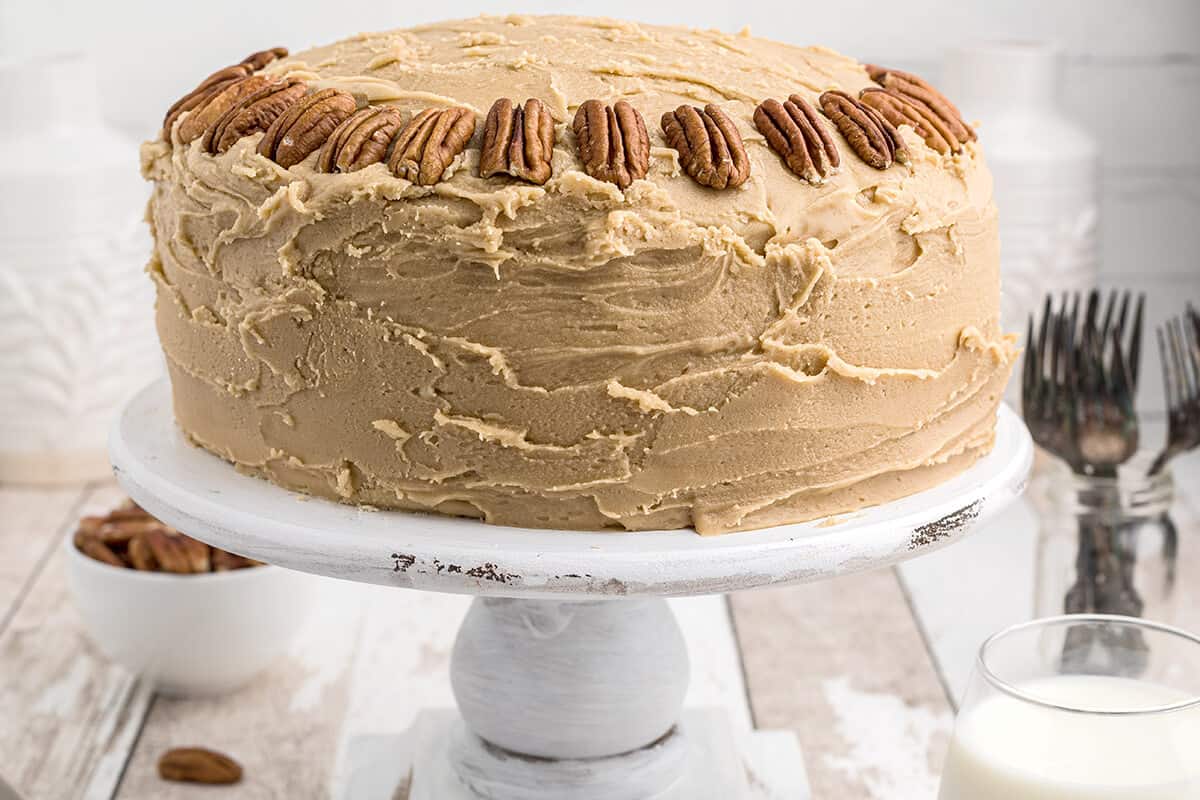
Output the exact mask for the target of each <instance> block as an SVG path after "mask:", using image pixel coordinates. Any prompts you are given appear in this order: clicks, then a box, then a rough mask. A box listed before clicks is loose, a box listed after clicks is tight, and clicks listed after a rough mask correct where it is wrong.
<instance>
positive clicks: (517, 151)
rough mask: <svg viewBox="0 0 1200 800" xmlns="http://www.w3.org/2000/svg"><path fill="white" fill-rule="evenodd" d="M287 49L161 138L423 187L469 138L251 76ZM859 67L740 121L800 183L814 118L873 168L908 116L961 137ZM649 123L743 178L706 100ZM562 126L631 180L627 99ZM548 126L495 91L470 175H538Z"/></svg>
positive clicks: (926, 99) (641, 149)
mask: <svg viewBox="0 0 1200 800" xmlns="http://www.w3.org/2000/svg"><path fill="white" fill-rule="evenodd" d="M287 54H288V51H287V50H286V49H285V48H282V47H275V48H272V49H270V50H262V51H260V52H257V53H252V54H251V55H249V56H247V57H246V58H245V59H244V60H243V61H241V62H240V63H238V64H234V65H232V66H229V67H225V68H224V69H220V70H217V71H216V72H214V73H213V74H212V75H209V76H208V77H207V78H205V79H204V80H203V81H201V82H200V85H198V86H197V87H196V88H195V89H193V90H192V91H191V92H189V93H188V94H186V95H184V96H183V97H182V98H180V99H179V101H177V102H176V103H175V104H174V105H173V106H171V108H170V109H169V110H168V111H167V115H166V118H165V119H164V120H163V129H162V136H163V138H164V139H165V140H166V141H167V142H172V141H173V139H172V136H174V137H176V139H177V140H178V141H179V142H180V143H182V144H187V143H190V142H192V141H195V140H196V139H199V140H200V143H201V147H203V149H204V150H206V151H207V152H209V153H212V154H214V155H215V154H217V153H223V152H225V151H226V150H228V149H229V148H230V147H232V146H233V144H234V143H235V142H237V141H238V140H239V139H241V138H244V137H246V136H251V135H253V134H256V133H262V134H263V136H262V139H261V140H260V141H259V143H258V148H257V149H258V153H259V154H260V155H262V156H265V157H266V158H269V159H271V160H272V161H274V162H275V163H277V164H279V165H280V166H281V167H284V168H285V169H288V168H291V167H293V166H295V165H296V164H299V163H300V162H302V161H304V159H306V158H308V157H309V156H310V155H312V154H313V153H314V152H317V153H318V156H317V163H316V167H317V169H318V170H319V171H321V172H327V173H339V172H342V173H344V172H354V171H356V170H360V169H363V168H364V167H368V166H370V165H372V164H378V163H385V164H386V165H387V167H388V168H389V169H390V170H391V171H392V173H393V174H395V175H396V176H397V177H400V178H404V179H407V180H409V181H411V182H412V183H414V184H417V185H420V186H432V185H434V184H436V183H438V182H439V181H440V180H441V179H442V176H443V175H444V174H445V172H446V169H447V168H448V167H449V166H450V164H451V163H452V162H453V161H454V159H455V158H456V157H457V156H458V155H459V154H460V153H461V152H462V151H463V150H464V149H465V148H466V146H467V143H468V142H469V141H470V140H471V138H472V137H473V136H474V135H475V129H476V115H475V112H474V111H472V110H470V109H468V108H462V107H458V106H452V107H449V108H427V109H425V110H423V111H421V112H419V113H417V114H415V115H413V116H412V117H411V118H410V119H408V120H407V121H405V120H404V116H403V114H402V113H401V112H400V110H399V109H397V108H396V107H394V106H386V105H384V106H375V105H366V106H364V107H361V108H360V107H359V106H358V101H357V100H355V98H354V97H353V96H352V95H350V94H349V93H347V92H343V91H339V90H337V89H322V90H320V91H316V92H311V93H310V92H309V90H308V86H307V85H306V84H305V83H304V82H303V81H300V80H297V79H295V78H288V77H282V78H279V77H273V76H269V75H263V74H259V71H260V70H261V69H262V68H263V67H265V66H267V65H268V64H270V63H271V62H273V61H276V60H278V59H282V58H286V57H287ZM866 70H867V74H868V75H869V76H870V78H871V79H872V80H873V81H875V83H876V84H878V85H877V86H874V87H871V88H867V89H863V90H862V91H861V92H859V94H858V97H854V96H853V95H850V94H848V93H846V92H842V91H836V90H835V91H828V92H825V93H824V94H822V95H821V96H820V97H819V98H818V101H817V103H818V105H819V106H820V110H819V112H818V110H817V109H815V108H813V106H812V105H811V104H810V103H809V102H808V101H807V100H805V99H804V98H803V97H801V96H800V95H797V94H793V95H792V96H791V97H789V98H788V99H787V100H785V101H782V102H780V101H779V100H775V99H767V100H764V101H763V102H762V103H760V104H759V105H758V107H757V108H756V109H755V111H754V126H755V127H756V128H757V129H758V131H759V133H761V134H762V135H763V137H764V138H765V139H766V140H767V144H768V145H770V147H771V149H772V150H774V151H775V152H776V153H777V154H778V155H779V156H780V158H782V159H783V161H784V163H785V164H786V165H787V167H788V169H790V170H791V171H792V172H793V173H795V174H796V175H797V176H798V177H799V178H800V179H802V180H804V181H806V182H808V183H810V184H813V185H817V184H820V183H822V182H823V181H824V180H825V178H827V177H828V176H829V175H831V174H833V173H834V172H835V171H837V169H838V167H839V165H840V164H841V156H840V154H839V152H838V147H837V144H836V142H835V141H834V138H833V135H832V133H831V132H830V130H829V123H827V122H826V121H825V119H827V120H829V122H830V123H832V124H833V127H834V128H835V129H836V130H837V132H838V133H839V134H841V136H842V138H843V139H844V140H845V142H846V144H847V145H849V147H850V149H851V150H852V151H853V152H854V153H855V154H856V155H857V156H858V157H859V158H861V159H862V160H863V161H864V162H865V163H867V164H868V165H870V166H872V167H874V168H875V169H879V170H885V169H888V168H890V167H891V166H892V165H893V164H896V163H900V164H906V163H908V162H909V152H908V148H907V147H906V146H905V144H904V140H903V139H902V138H901V136H900V134H899V132H898V130H897V128H898V127H899V126H901V125H908V126H911V127H912V129H913V130H914V131H915V132H916V133H917V135H919V136H920V137H921V138H922V139H923V140H924V141H925V144H926V145H928V146H929V147H930V148H931V149H933V150H935V151H937V152H938V153H940V154H942V155H947V154H957V153H961V152H962V149H963V145H964V144H965V143H967V142H969V141H973V140H974V139H975V132H974V131H973V130H971V128H970V126H968V125H967V124H966V123H965V122H964V121H963V119H962V114H961V113H960V112H959V110H958V109H957V108H956V107H955V106H954V104H953V103H951V102H950V101H949V100H948V99H947V98H946V97H945V96H944V95H943V94H942V93H941V92H939V91H938V90H937V89H935V88H933V87H932V86H931V85H929V83H927V82H926V81H924V80H923V79H921V78H919V77H917V76H916V75H913V74H911V73H907V72H900V71H898V70H891V69H886V68H884V67H878V66H875V65H872V64H868V65H866ZM822 117H824V118H825V119H822ZM181 118H182V119H181ZM176 123H178V125H176ZM661 126H662V133H663V138H664V139H665V140H666V142H667V144H668V145H670V146H671V147H672V148H673V149H674V150H676V151H677V152H678V154H679V164H680V166H681V167H682V168H683V170H684V171H685V172H686V173H687V174H688V175H689V176H691V178H692V179H693V180H695V181H696V182H697V183H699V184H700V185H702V186H706V187H709V188H711V189H729V188H734V187H736V186H740V185H741V184H743V183H745V182H746V180H747V179H748V178H749V177H750V160H749V158H748V156H747V155H746V148H745V145H744V144H743V143H742V137H741V135H740V134H739V133H738V129H737V126H736V125H735V124H734V122H733V120H732V119H730V117H729V115H728V114H726V113H725V112H724V111H723V110H722V109H721V108H720V107H719V106H716V105H712V104H710V105H707V106H705V107H704V108H699V107H697V106H689V105H682V106H679V107H678V108H677V109H675V110H674V111H668V112H667V113H665V114H663V116H662V121H661ZM571 128H572V130H573V131H574V133H575V140H576V148H577V152H578V154H579V158H580V160H581V161H582V162H583V168H584V170H585V171H586V172H587V174H588V175H591V176H592V177H593V178H596V179H597V180H602V181H607V182H609V183H613V184H616V185H617V186H618V187H619V188H621V189H625V188H627V187H628V186H629V185H630V184H631V183H632V182H633V181H634V180H637V179H638V178H643V177H645V175H646V173H647V171H648V169H649V162H650V138H649V136H648V134H647V132H646V122H645V120H644V119H643V117H642V115H641V113H639V112H638V110H637V109H635V108H634V107H633V106H632V105H630V104H629V103H628V102H626V101H624V100H618V101H617V102H616V103H614V104H613V105H606V104H604V103H602V102H601V101H599V100H588V101H586V102H585V103H583V104H582V105H581V106H580V107H579V109H578V111H577V112H576V114H575V119H574V121H573V123H572V125H571ZM554 136H555V131H554V119H553V118H552V117H551V115H550V111H549V109H547V108H546V105H545V104H544V103H543V102H542V101H541V100H538V99H536V98H530V99H528V100H526V101H525V102H524V104H521V105H517V104H516V103H514V102H513V101H512V100H511V99H509V98H501V99H499V100H497V101H496V102H495V103H494V104H493V105H492V108H491V110H490V111H489V112H488V115H487V118H486V120H485V121H484V130H483V137H482V143H481V146H480V155H479V175H480V177H483V178H487V177H491V176H495V175H508V176H510V177H512V178H516V179H518V180H523V181H528V182H529V183H534V184H539V185H540V184H544V183H545V182H546V181H548V180H549V179H550V176H551V174H552V166H551V160H550V159H551V155H552V153H553V150H554Z"/></svg>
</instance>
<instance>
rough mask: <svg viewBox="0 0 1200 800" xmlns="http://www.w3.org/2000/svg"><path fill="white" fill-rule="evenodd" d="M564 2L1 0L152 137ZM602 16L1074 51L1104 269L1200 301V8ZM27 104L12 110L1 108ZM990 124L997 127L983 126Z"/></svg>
mask: <svg viewBox="0 0 1200 800" xmlns="http://www.w3.org/2000/svg"><path fill="white" fill-rule="evenodd" d="M599 8H601V7H600V6H597V4H596V3H594V2H582V0H568V1H566V2H563V1H561V0H560V2H550V1H549V0H509V1H508V2H488V1H487V0H440V2H436V3H417V2H411V1H410V2H397V1H396V0H337V2H332V3H331V2H319V1H318V0H285V1H284V2H273V3H272V2H268V3H253V2H245V1H244V0H242V1H241V2H239V1H237V0H208V1H207V2H205V3H202V4H201V3H187V4H166V3H162V2H161V0H110V2H83V0H75V1H74V2H71V1H70V0H0V57H5V58H18V59H20V58H25V57H30V56H36V55H42V54H46V53H51V52H55V51H62V50H83V51H85V52H86V53H88V54H89V55H90V56H92V57H93V58H94V59H95V60H96V62H97V65H98V68H99V77H100V91H101V97H102V103H103V109H104V113H105V115H106V116H107V118H108V120H109V121H110V122H112V123H113V124H114V125H116V126H117V127H119V128H121V129H122V130H124V131H126V132H127V133H129V134H130V135H133V136H137V137H138V138H144V137H145V136H147V135H149V134H151V133H152V132H153V131H154V130H155V128H156V126H157V125H158V124H159V121H160V119H161V115H162V112H163V109H165V108H166V107H167V106H168V105H169V104H170V103H171V102H172V101H173V100H174V99H175V98H176V97H178V96H179V95H180V94H181V93H182V92H184V91H186V90H187V89H189V88H190V87H191V86H193V85H194V84H195V83H196V81H197V80H198V79H199V78H200V77H202V76H204V75H206V74H208V73H209V72H211V71H212V70H213V69H215V68H216V67H217V66H220V65H222V64H225V63H228V62H230V61H234V60H237V59H240V58H241V57H242V56H244V55H245V54H246V53H247V52H250V51H252V50H256V49H260V48H262V47H267V46H272V45H277V44H280V45H285V46H287V47H289V48H291V49H292V50H293V51H298V50H301V49H304V48H306V47H308V46H310V45H314V44H320V43H325V42H329V41H332V40H335V39H338V38H342V37H344V36H347V35H350V34H353V33H356V32H359V31H366V30H379V29H386V28H392V27H403V26H409V25H416V24H420V23H423V22H429V21H433V20H436V19H445V18H455V17H464V16H472V15H475V14H478V13H494V14H503V13H512V12H522V13H579V14H588V13H596V11H597V10H598V9H599ZM602 8H603V11H604V13H605V14H606V15H608V16H615V17H624V18H628V19H634V20H639V21H645V22H658V23H686V24H689V25H693V26H697V27H715V28H721V29H725V30H731V31H736V30H740V29H742V28H743V27H746V26H749V27H750V29H751V31H752V32H754V33H756V34H759V35H763V36H769V37H771V38H775V39H780V40H784V41H788V42H793V43H796V44H815V43H820V44H825V45H828V46H831V47H834V48H835V49H838V50H842V51H844V52H846V53H848V54H850V55H853V56H856V57H858V58H860V59H862V60H864V61H876V62H879V63H884V64H888V65H892V66H896V67H903V68H908V69H912V70H914V71H919V72H921V73H924V74H926V75H927V76H928V77H930V78H934V79H936V78H937V76H938V73H939V71H940V69H941V64H942V56H943V54H944V52H945V51H946V49H947V48H949V47H954V46H959V45H963V44H969V43H970V42H972V41H977V40H981V39H1017V40H1030V39H1041V40H1052V41H1056V42H1057V43H1059V44H1060V45H1061V46H1062V48H1063V51H1064V54H1065V59H1064V61H1065V72H1064V79H1063V85H1062V102H1063V106H1064V109H1065V110H1066V112H1067V113H1068V114H1069V115H1070V116H1071V117H1072V118H1074V119H1075V120H1077V121H1079V122H1081V123H1083V124H1084V125H1086V126H1087V127H1088V128H1089V129H1090V130H1091V132H1092V134H1093V136H1095V137H1096V138H1097V140H1098V141H1099V142H1100V145H1101V149H1102V161H1103V169H1102V191H1103V197H1102V202H1101V223H1102V229H1101V244H1102V255H1101V269H1102V276H1103V280H1104V282H1106V283H1116V284H1129V285H1134V286H1142V287H1144V288H1146V289H1147V290H1148V291H1149V292H1150V294H1151V302H1152V306H1153V308H1154V312H1155V316H1158V315H1160V314H1161V313H1164V312H1165V311H1168V310H1173V309H1174V308H1175V307H1176V306H1178V305H1181V297H1185V296H1189V297H1198V296H1200V147H1196V146H1195V144H1194V140H1195V137H1196V135H1197V131H1200V2H1197V0H1137V2H1131V1H1130V0H1006V2H985V0H974V1H972V0H909V2H907V3H905V4H904V5H903V7H899V6H896V5H894V4H891V3H884V2H880V0H840V2H837V3H817V2H808V3H782V2H768V1H763V2H755V1H754V0H742V1H741V2H695V0H656V2H652V3H649V2H645V1H644V0H608V2H607V3H605V4H604V5H603V7H602ZM13 113H16V110H15V109H13V108H11V107H10V106H9V105H8V104H5V105H4V106H3V108H2V110H0V114H13ZM984 122H985V129H986V120H985V121H984Z"/></svg>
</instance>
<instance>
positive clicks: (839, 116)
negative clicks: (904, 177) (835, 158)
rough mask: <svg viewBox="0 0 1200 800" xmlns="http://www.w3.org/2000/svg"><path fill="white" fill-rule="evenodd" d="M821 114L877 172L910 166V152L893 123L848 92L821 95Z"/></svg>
mask: <svg viewBox="0 0 1200 800" xmlns="http://www.w3.org/2000/svg"><path fill="white" fill-rule="evenodd" d="M821 110H822V111H824V112H825V116H827V117H829V118H830V119H831V120H833V124H834V125H835V126H836V127H837V129H838V131H840V132H841V134H842V136H843V137H845V139H846V142H847V143H849V145H850V149H852V150H853V151H854V152H855V153H856V154H857V155H858V157H859V158H861V159H862V160H863V161H865V162H866V163H867V164H869V165H870V166H872V167H874V168H875V169H887V168H888V167H890V166H891V165H892V163H893V162H896V161H899V162H900V163H901V164H904V163H907V162H908V148H907V147H905V145H904V140H903V139H901V138H900V133H899V132H898V131H897V130H896V128H895V126H893V125H892V123H890V122H888V121H887V120H886V119H884V118H883V117H882V116H881V115H880V114H879V112H878V111H876V110H875V109H873V108H871V107H870V106H868V105H864V104H863V103H861V102H859V101H858V100H855V99H854V98H853V97H851V96H850V95H848V94H846V93H845V92H838V91H834V92H825V94H823V95H821Z"/></svg>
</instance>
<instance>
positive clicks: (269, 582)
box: [64, 536, 321, 695]
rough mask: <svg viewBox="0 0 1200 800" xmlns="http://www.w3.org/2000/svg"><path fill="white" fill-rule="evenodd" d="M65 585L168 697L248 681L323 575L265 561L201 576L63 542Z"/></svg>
mask: <svg viewBox="0 0 1200 800" xmlns="http://www.w3.org/2000/svg"><path fill="white" fill-rule="evenodd" d="M64 550H65V551H66V552H65V554H64V555H65V558H66V560H67V582H68V585H69V586H70V590H71V594H72V596H73V597H74V600H75V606H76V608H78V609H79V613H80V615H81V616H82V617H83V619H84V622H85V623H86V625H87V629H88V632H89V633H90V634H91V637H92V639H93V641H95V643H96V645H97V646H99V648H100V649H101V650H102V651H103V652H104V654H105V655H107V656H108V657H109V658H111V659H112V660H113V661H115V662H117V663H118V664H121V665H122V666H124V667H125V668H126V669H129V670H130V671H132V672H137V673H140V674H141V675H142V676H143V678H145V679H146V680H149V681H151V682H152V683H153V684H154V686H155V688H156V689H157V690H159V691H162V692H165V693H168V694H186V695H211V694H220V693H224V692H229V691H232V690H234V689H237V688H239V687H241V686H242V685H244V684H246V683H247V682H248V681H250V680H251V679H252V678H253V677H254V676H255V675H257V674H258V673H260V672H262V671H263V670H264V669H266V668H267V667H268V666H270V665H271V663H272V662H273V661H275V659H276V658H278V657H279V656H280V655H282V654H283V653H284V652H285V651H286V650H287V649H288V646H289V644H290V643H291V642H292V640H293V638H294V637H295V635H296V633H297V632H298V631H299V630H300V628H301V626H302V625H303V624H304V622H305V620H306V619H307V618H308V616H309V614H310V612H311V611H312V609H313V607H314V605H315V602H316V596H317V593H318V592H319V591H320V589H321V584H320V581H321V579H320V578H315V577H313V576H311V575H307V574H305V573H302V572H293V571H292V570H287V569H283V568H282V567H273V566H269V565H268V566H261V567H249V568H246V569H238V570H231V571H229V572H214V573H209V574H204V575H172V574H170V573H163V572H142V571H139V570H134V569H125V568H122V567H113V566H110V565H108V564H105V563H102V562H100V561H96V560H95V559H92V558H89V557H87V556H85V555H84V554H83V553H81V552H79V551H78V550H77V549H76V548H75V545H74V543H73V542H72V541H71V537H69V536H68V537H66V542H65V544H64Z"/></svg>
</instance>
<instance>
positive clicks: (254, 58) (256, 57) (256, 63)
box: [242, 47, 288, 72]
mask: <svg viewBox="0 0 1200 800" xmlns="http://www.w3.org/2000/svg"><path fill="white" fill-rule="evenodd" d="M287 54H288V49H287V48H286V47H272V48H271V49H270V50H259V51H258V52H257V53H251V54H250V55H248V56H246V57H245V58H243V59H242V63H243V64H246V65H248V66H249V67H250V69H252V70H254V71H255V72H258V71H259V70H260V69H262V68H263V67H265V66H266V65H267V64H270V63H271V62H272V61H278V60H279V59H281V58H287Z"/></svg>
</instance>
